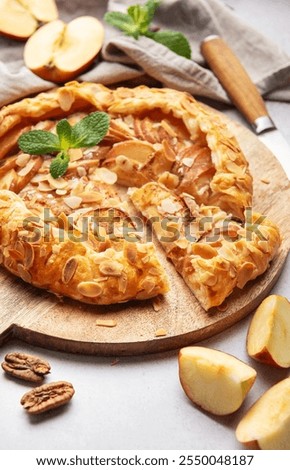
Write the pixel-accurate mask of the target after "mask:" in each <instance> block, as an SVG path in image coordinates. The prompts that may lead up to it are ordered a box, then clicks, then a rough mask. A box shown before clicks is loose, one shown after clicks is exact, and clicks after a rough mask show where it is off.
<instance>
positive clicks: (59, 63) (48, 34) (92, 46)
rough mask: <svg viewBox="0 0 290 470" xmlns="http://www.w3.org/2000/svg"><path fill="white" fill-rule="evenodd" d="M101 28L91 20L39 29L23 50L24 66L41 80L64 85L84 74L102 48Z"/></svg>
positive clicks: (52, 23) (60, 23) (87, 17)
mask: <svg viewBox="0 0 290 470" xmlns="http://www.w3.org/2000/svg"><path fill="white" fill-rule="evenodd" d="M103 40H104V28H103V25H102V23H101V22H100V21H99V20H98V19H97V18H94V17H92V16H81V17H79V18H76V19H75V20H73V21H71V22H70V23H68V24H66V23H64V22H63V21H61V20H56V21H52V22H51V23H48V24H46V25H44V26H42V27H41V28H39V29H38V30H37V31H36V32H35V33H34V34H33V35H32V36H31V37H30V39H29V40H28V41H27V43H26V45H25V48H24V61H25V64H26V66H27V67H28V68H29V69H30V70H32V72H34V73H35V74H36V75H38V76H40V77H41V78H43V79H44V80H50V81H53V82H57V83H63V82H66V81H69V80H71V79H73V78H75V77H76V76H77V75H79V74H80V73H81V72H83V71H84V70H86V69H87V68H88V67H89V66H90V65H91V63H92V62H93V60H94V59H95V57H96V56H97V54H98V53H99V51H100V50H101V47H102V45H103Z"/></svg>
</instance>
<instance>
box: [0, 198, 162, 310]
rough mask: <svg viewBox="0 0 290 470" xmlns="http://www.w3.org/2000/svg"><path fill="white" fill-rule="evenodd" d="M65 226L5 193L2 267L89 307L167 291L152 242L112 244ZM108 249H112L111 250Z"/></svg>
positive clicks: (0, 206) (0, 211) (0, 204)
mask: <svg viewBox="0 0 290 470" xmlns="http://www.w3.org/2000/svg"><path fill="white" fill-rule="evenodd" d="M59 221H60V222H63V224H48V223H47V222H45V221H43V219H41V218H40V217H35V213H33V212H31V211H29V210H28V209H27V207H26V205H25V203H24V202H23V200H22V199H21V198H20V197H19V196H18V195H17V194H14V193H13V192H12V191H5V190H2V191H0V225H1V230H0V243H1V249H2V255H1V256H2V263H3V265H4V266H5V267H6V268H7V269H8V270H9V271H10V272H12V273H13V274H16V275H17V276H19V277H21V278H22V279H23V280H24V281H26V282H29V283H31V284H33V285H34V286H36V287H41V288H45V289H47V290H50V291H52V292H54V293H56V294H60V295H66V296H69V297H71V298H73V299H77V300H80V301H82V302H86V303H94V304H111V303H117V302H126V301H128V300H130V299H147V298H150V297H154V296H156V295H157V294H160V293H165V292H167V290H168V283H167V278H166V276H165V273H164V271H163V268H162V267H161V265H160V263H159V261H158V259H157V257H156V254H155V250H154V246H153V245H152V244H151V243H146V244H142V243H132V242H130V241H126V240H124V239H122V238H120V239H118V241H115V242H112V243H108V242H107V243H106V242H102V241H98V240H97V239H96V237H94V238H90V237H88V239H86V240H84V241H77V240H80V239H81V238H82V233H81V232H80V231H79V230H78V229H77V228H74V229H73V230H70V229H69V228H68V227H65V223H66V220H65V218H64V217H62V218H59ZM106 245H107V246H106Z"/></svg>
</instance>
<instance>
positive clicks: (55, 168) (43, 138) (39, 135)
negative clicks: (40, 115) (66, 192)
mask: <svg viewBox="0 0 290 470" xmlns="http://www.w3.org/2000/svg"><path fill="white" fill-rule="evenodd" d="M109 125H110V118H109V116H108V114H107V113H103V112H99V111H96V112H95V113H91V114H89V115H88V116H86V117H85V118H83V119H81V120H80V121H79V122H78V123H77V124H75V125H74V126H71V125H70V123H69V122H68V120H67V119H62V120H61V121H59V122H58V123H57V125H56V132H57V135H55V134H53V133H52V132H48V131H42V130H33V131H29V132H25V133H24V134H22V135H21V136H20V137H19V139H18V145H19V147H20V149H21V150H23V151H24V152H27V153H29V154H32V155H43V154H45V153H55V152H58V154H57V156H56V157H55V158H54V159H53V160H52V162H51V164H50V174H51V176H52V177H53V178H59V177H60V176H62V175H63V174H64V173H65V172H66V170H67V168H68V165H69V155H68V150H69V149H70V148H82V147H93V146H94V145H97V144H98V143H99V142H100V141H101V140H102V139H103V138H104V137H105V135H106V134H107V132H108V129H109Z"/></svg>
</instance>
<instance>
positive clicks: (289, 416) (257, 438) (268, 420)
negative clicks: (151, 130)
mask: <svg viewBox="0 0 290 470" xmlns="http://www.w3.org/2000/svg"><path fill="white" fill-rule="evenodd" d="M236 437H237V439H238V441H239V442H241V443H243V444H245V445H246V446H249V447H251V448H258V449H263V450H290V378H289V377H288V378H287V379H284V380H282V381H281V382H278V383H277V384H275V385H273V387H271V388H269V390H267V391H266V392H265V393H264V395H262V396H261V397H260V398H259V399H258V400H257V401H256V403H254V405H253V406H252V407H251V408H250V409H249V410H248V412H247V413H246V414H245V416H244V417H243V418H242V420H241V421H240V423H239V424H238V426H237V429H236Z"/></svg>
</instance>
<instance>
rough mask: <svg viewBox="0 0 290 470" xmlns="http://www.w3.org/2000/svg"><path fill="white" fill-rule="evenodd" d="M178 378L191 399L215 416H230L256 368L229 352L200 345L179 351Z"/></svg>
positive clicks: (253, 377)
mask: <svg viewBox="0 0 290 470" xmlns="http://www.w3.org/2000/svg"><path fill="white" fill-rule="evenodd" d="M178 363H179V378H180V382H181V385H182V387H183V389H184V391H185V393H186V395H187V396H188V398H189V399H190V400H191V401H192V402H193V403H195V404H197V405H199V406H200V407H201V408H203V409H204V410H206V411H209V412H210V413H213V414H215V415H227V414H230V413H233V412H234V411H236V410H237V409H238V408H240V406H241V405H242V403H243V401H244V399H245V397H246V395H247V393H248V392H249V390H250V388H251V387H252V385H253V383H254V381H255V379H256V375H257V373H256V371H255V370H254V369H253V368H252V367H250V366H248V365H247V364H245V363H244V362H242V361H240V360H239V359H237V358H236V357H234V356H231V355H230V354H227V353H224V352H221V351H217V350H215V349H210V348H204V347H199V346H191V347H186V348H183V349H181V350H180V353H179V357H178Z"/></svg>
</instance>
